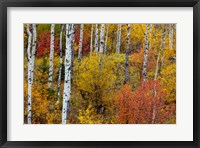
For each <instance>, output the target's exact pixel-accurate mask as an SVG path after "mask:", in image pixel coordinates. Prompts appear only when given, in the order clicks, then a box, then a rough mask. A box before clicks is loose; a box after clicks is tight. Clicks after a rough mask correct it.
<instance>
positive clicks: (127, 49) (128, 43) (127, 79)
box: [124, 24, 131, 84]
mask: <svg viewBox="0 0 200 148" xmlns="http://www.w3.org/2000/svg"><path fill="white" fill-rule="evenodd" d="M130 34H131V32H130V24H127V37H126V61H125V79H124V84H126V83H127V82H128V81H129V62H128V56H129V51H130Z"/></svg>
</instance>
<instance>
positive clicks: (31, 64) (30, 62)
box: [27, 24, 36, 124]
mask: <svg viewBox="0 0 200 148" xmlns="http://www.w3.org/2000/svg"><path fill="white" fill-rule="evenodd" d="M29 27H30V26H29V24H27V33H28V47H27V54H28V116H27V123H28V124H31V108H32V107H31V104H32V98H31V96H32V85H33V77H34V63H35V52H36V25H35V24H32V32H33V33H31V32H30V29H29ZM32 34H33V40H32V51H31V39H32Z"/></svg>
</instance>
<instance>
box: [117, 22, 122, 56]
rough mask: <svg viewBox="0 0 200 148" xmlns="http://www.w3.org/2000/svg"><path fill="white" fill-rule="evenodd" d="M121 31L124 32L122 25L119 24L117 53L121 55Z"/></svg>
mask: <svg viewBox="0 0 200 148" xmlns="http://www.w3.org/2000/svg"><path fill="white" fill-rule="evenodd" d="M121 30H122V25H121V24H118V32H117V44H116V53H120V46H121Z"/></svg>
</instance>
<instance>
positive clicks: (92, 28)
mask: <svg viewBox="0 0 200 148" xmlns="http://www.w3.org/2000/svg"><path fill="white" fill-rule="evenodd" d="M93 30H94V25H92V27H91V36H90V55H92V45H93V44H92V43H93V41H92V35H93Z"/></svg>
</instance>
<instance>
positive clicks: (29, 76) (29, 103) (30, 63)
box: [26, 24, 32, 124]
mask: <svg viewBox="0 0 200 148" xmlns="http://www.w3.org/2000/svg"><path fill="white" fill-rule="evenodd" d="M29 27H30V26H29V24H27V28H26V31H27V34H28V47H27V56H28V116H27V122H28V124H31V96H32V95H31V89H32V88H31V83H32V82H31V69H32V58H31V39H32V33H31V32H30V29H29Z"/></svg>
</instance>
